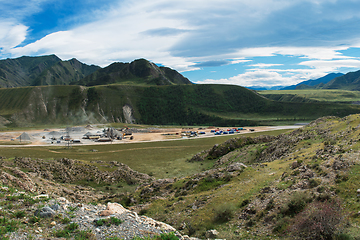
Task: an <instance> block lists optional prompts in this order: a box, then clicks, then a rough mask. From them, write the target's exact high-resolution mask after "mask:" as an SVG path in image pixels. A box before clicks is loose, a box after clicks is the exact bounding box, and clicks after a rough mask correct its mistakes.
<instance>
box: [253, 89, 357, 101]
mask: <svg viewBox="0 0 360 240" xmlns="http://www.w3.org/2000/svg"><path fill="white" fill-rule="evenodd" d="M259 94H261V95H262V96H264V97H266V98H268V99H271V100H275V101H283V102H338V103H350V104H351V103H356V102H359V101H360V92H359V91H348V90H341V89H316V90H315V89H306V90H305V89H304V90H278V91H259Z"/></svg>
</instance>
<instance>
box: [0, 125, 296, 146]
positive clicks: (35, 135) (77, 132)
mask: <svg viewBox="0 0 360 240" xmlns="http://www.w3.org/2000/svg"><path fill="white" fill-rule="evenodd" d="M299 127H301V125H291V126H271V127H269V126H261V127H250V128H248V127H244V129H243V130H240V131H238V132H235V133H234V134H233V135H239V134H245V133H252V132H264V131H273V130H279V129H296V128H299ZM103 129H104V126H95V127H93V126H91V127H89V126H87V127H73V128H72V130H71V131H70V132H68V131H66V129H43V130H26V131H3V132H0V147H9V146H11V147H14V146H22V147H23V146H42V145H57V146H68V145H69V144H71V145H98V144H122V143H132V142H153V141H170V140H180V139H190V138H204V137H218V136H222V135H215V134H214V133H213V132H211V130H215V129H217V128H214V127H212V128H199V129H198V128H149V129H142V130H139V131H136V130H135V131H133V133H132V135H127V136H124V137H123V138H122V139H121V140H117V139H114V140H112V141H109V142H100V141H95V140H91V139H83V136H84V134H86V133H88V132H92V133H94V134H96V133H98V134H99V133H101V132H102V131H103ZM227 129H229V128H220V130H224V131H226V130H227ZM192 131H193V132H198V133H199V132H203V134H197V136H195V137H190V136H189V135H190V132H192ZM23 133H26V134H27V135H28V136H29V137H30V140H27V139H25V137H22V139H20V135H22V134H23ZM66 135H68V136H70V139H71V140H72V141H70V143H69V141H65V140H61V139H60V138H61V137H62V136H66ZM131 137H132V138H131ZM130 138H131V139H130ZM74 140H75V141H74ZM76 140H77V141H79V142H76Z"/></svg>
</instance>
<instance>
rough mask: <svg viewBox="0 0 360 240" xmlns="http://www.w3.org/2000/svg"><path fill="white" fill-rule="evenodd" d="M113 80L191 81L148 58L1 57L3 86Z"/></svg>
mask: <svg viewBox="0 0 360 240" xmlns="http://www.w3.org/2000/svg"><path fill="white" fill-rule="evenodd" d="M113 83H122V84H124V83H126V84H140V85H141V84H145V85H173V84H191V82H190V81H189V80H188V79H187V78H185V77H183V76H182V75H181V74H180V73H178V72H177V71H175V70H172V69H170V68H167V67H158V66H157V65H155V64H154V63H152V62H149V61H147V60H145V59H138V60H135V61H133V62H131V63H119V62H117V63H113V64H111V65H109V66H107V67H105V68H101V67H99V66H95V65H86V64H84V63H81V62H79V61H78V60H77V59H75V58H73V59H71V60H68V61H62V60H61V59H60V58H58V57H57V56H56V55H49V56H41V57H25V56H24V57H20V58H16V59H5V60H0V87H2V88H12V87H24V86H43V85H84V86H94V85H104V84H113Z"/></svg>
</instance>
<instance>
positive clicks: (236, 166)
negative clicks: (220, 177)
mask: <svg viewBox="0 0 360 240" xmlns="http://www.w3.org/2000/svg"><path fill="white" fill-rule="evenodd" d="M244 168H247V166H246V165H245V164H243V163H239V162H236V163H233V164H231V165H229V166H228V167H227V169H226V171H228V172H235V171H242V170H243V169H244Z"/></svg>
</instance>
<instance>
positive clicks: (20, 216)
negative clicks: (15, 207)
mask: <svg viewBox="0 0 360 240" xmlns="http://www.w3.org/2000/svg"><path fill="white" fill-rule="evenodd" d="M25 215H26V213H25V211H16V212H14V217H16V218H23V217H25Z"/></svg>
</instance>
